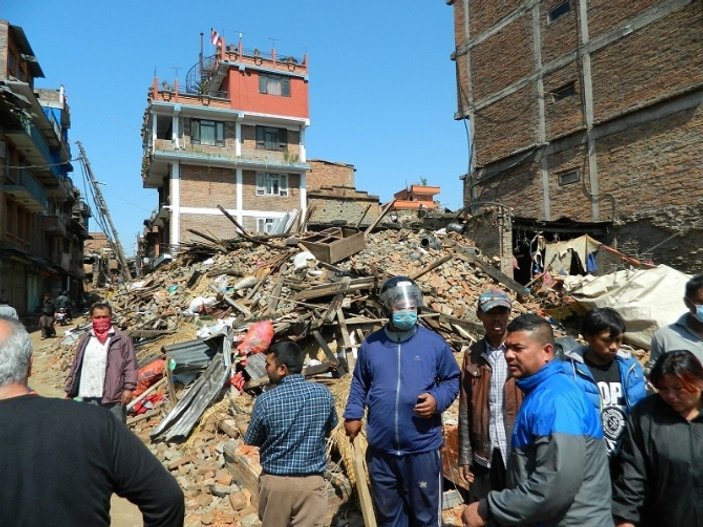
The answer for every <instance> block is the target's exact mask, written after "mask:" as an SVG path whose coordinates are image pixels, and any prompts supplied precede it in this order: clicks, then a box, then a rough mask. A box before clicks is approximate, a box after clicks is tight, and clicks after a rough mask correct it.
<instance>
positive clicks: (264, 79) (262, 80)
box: [259, 75, 268, 93]
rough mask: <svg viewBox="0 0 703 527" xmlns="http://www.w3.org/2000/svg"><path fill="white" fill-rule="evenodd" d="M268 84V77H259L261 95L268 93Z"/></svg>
mask: <svg viewBox="0 0 703 527" xmlns="http://www.w3.org/2000/svg"><path fill="white" fill-rule="evenodd" d="M267 84H268V77H266V76H265V75H259V93H268V90H267V89H266V86H267Z"/></svg>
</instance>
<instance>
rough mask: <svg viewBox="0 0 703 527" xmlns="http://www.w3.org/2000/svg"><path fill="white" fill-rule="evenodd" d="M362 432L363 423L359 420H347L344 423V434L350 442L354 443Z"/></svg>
mask: <svg viewBox="0 0 703 527" xmlns="http://www.w3.org/2000/svg"><path fill="white" fill-rule="evenodd" d="M360 431H361V421H360V420H358V419H347V420H346V421H344V432H345V433H346V434H347V437H348V438H349V442H350V443H353V442H354V438H355V437H356V436H358V435H359V432H360Z"/></svg>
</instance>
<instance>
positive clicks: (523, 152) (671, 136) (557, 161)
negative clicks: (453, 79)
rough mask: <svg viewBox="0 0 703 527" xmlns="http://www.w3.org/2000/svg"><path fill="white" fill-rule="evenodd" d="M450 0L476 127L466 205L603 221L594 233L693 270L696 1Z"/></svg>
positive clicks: (457, 56)
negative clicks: (493, 0) (495, 0)
mask: <svg viewBox="0 0 703 527" xmlns="http://www.w3.org/2000/svg"><path fill="white" fill-rule="evenodd" d="M448 3H449V4H451V5H452V6H453V9H454V21H455V25H454V31H455V36H456V39H455V40H456V50H455V52H454V54H453V59H454V60H455V61H456V65H457V77H458V79H457V81H458V82H457V85H458V87H459V92H458V112H457V115H456V117H457V119H468V121H469V123H470V127H471V132H472V133H471V136H472V138H473V149H472V163H471V166H472V170H471V172H470V173H469V174H467V175H466V176H465V177H464V202H465V205H471V204H474V205H475V206H481V205H482V204H486V203H489V202H491V203H492V204H494V203H498V204H502V205H504V206H507V207H510V208H511V209H512V214H513V215H514V216H517V217H521V218H526V219H530V220H534V221H535V222H536V224H537V223H540V226H541V228H544V229H549V224H548V222H551V221H555V220H559V219H561V218H569V219H571V220H574V221H577V222H593V223H596V224H597V223H598V222H605V223H600V224H598V225H596V226H595V230H596V231H597V232H594V233H592V234H597V235H598V237H599V238H601V239H602V238H603V237H605V238H606V240H603V241H609V242H611V243H613V244H618V245H619V246H620V248H621V249H622V250H624V251H626V252H629V253H631V254H635V255H638V256H641V257H652V258H654V260H655V261H656V262H666V263H674V264H678V265H679V266H680V267H683V268H686V269H691V270H694V269H698V271H700V268H701V267H703V252H702V251H699V250H698V247H701V245H702V244H701V241H703V236H701V234H702V233H703V224H701V216H702V215H703V186H702V185H701V180H702V179H703V162H701V152H703V30H702V29H701V28H703V4H702V3H701V2H700V1H694V0H543V1H535V0H529V1H528V0H524V1H518V0H512V1H507V2H476V1H470V0H450V1H449V2H448ZM536 224H535V225H536ZM604 225H605V226H604ZM670 240H676V241H674V242H673V243H672V242H671V241H670Z"/></svg>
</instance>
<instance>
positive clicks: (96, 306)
mask: <svg viewBox="0 0 703 527" xmlns="http://www.w3.org/2000/svg"><path fill="white" fill-rule="evenodd" d="M96 309H107V310H108V311H109V312H110V316H112V306H111V305H110V304H108V303H107V302H95V304H93V305H92V306H90V316H91V317H92V316H93V313H95V310H96Z"/></svg>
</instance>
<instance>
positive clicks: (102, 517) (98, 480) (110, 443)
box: [0, 316, 185, 527]
mask: <svg viewBox="0 0 703 527" xmlns="http://www.w3.org/2000/svg"><path fill="white" fill-rule="evenodd" d="M31 364H32V341H31V339H30V337H29V334H28V333H27V331H26V329H25V328H24V327H23V326H22V324H20V323H19V322H18V321H17V320H14V319H11V318H9V317H5V316H0V445H2V448H0V467H1V469H2V471H1V472H2V480H3V484H2V485H0V504H2V512H0V527H30V526H35V525H51V526H52V527H75V526H78V525H86V526H88V525H90V526H91V527H103V526H104V527H107V526H109V525H110V498H111V496H112V494H113V493H115V494H117V495H119V496H122V497H124V498H126V499H128V500H129V501H131V502H132V503H134V504H135V505H137V506H138V507H139V510H140V511H141V513H142V516H143V520H144V525H145V526H147V527H157V526H161V527H177V526H182V525H183V516H184V512H185V504H184V501H183V491H181V489H180V488H179V486H178V483H177V482H176V480H175V479H174V478H173V477H172V476H171V475H170V474H169V473H168V471H167V470H166V469H165V468H164V467H163V465H162V464H161V463H160V462H159V460H158V459H156V458H155V457H154V456H153V455H152V454H151V452H149V450H148V449H147V448H146V447H145V446H144V444H143V443H142V442H141V441H140V440H139V439H138V438H137V437H136V436H135V435H134V434H133V433H132V432H130V431H129V430H128V429H127V428H126V427H125V426H122V425H121V424H119V423H117V421H115V419H113V418H112V417H111V416H110V415H108V414H107V412H105V411H103V410H101V409H99V408H95V407H91V406H88V405H82V404H78V403H75V402H73V401H66V400H62V399H57V398H47V397H39V396H38V395H37V394H36V393H35V392H34V391H32V390H31V389H30V387H29V386H28V384H27V378H28V377H29V375H30V373H31Z"/></svg>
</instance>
